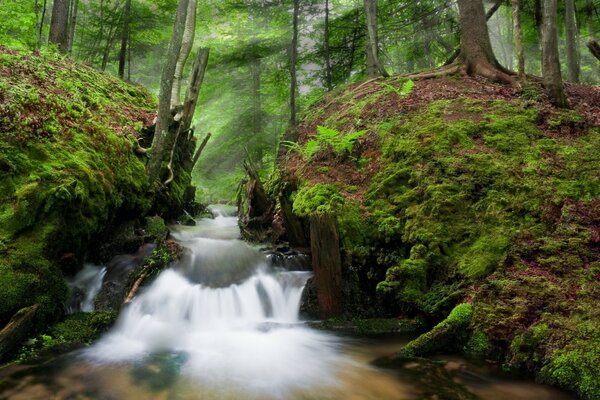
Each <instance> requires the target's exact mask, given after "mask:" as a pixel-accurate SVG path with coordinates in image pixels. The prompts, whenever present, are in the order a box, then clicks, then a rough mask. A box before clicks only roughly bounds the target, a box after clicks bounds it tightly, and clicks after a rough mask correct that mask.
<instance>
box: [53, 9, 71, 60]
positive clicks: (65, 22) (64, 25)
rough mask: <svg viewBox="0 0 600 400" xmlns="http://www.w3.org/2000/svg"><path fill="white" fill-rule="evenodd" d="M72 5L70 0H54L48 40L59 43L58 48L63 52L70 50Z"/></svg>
mask: <svg viewBox="0 0 600 400" xmlns="http://www.w3.org/2000/svg"><path fill="white" fill-rule="evenodd" d="M70 5H71V2H70V0H54V6H53V7H52V19H51V20H50V35H49V36H48V42H49V43H53V44H56V45H58V50H59V51H60V52H61V53H67V52H68V50H69V10H70Z"/></svg>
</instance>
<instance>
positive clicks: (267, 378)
mask: <svg viewBox="0 0 600 400" xmlns="http://www.w3.org/2000/svg"><path fill="white" fill-rule="evenodd" d="M174 237H175V239H176V240H177V241H179V242H180V243H181V244H182V245H183V246H185V247H186V248H187V249H189V251H188V252H187V253H186V254H185V256H184V257H183V258H182V260H181V261H180V262H179V263H177V264H176V265H174V266H173V267H172V268H171V269H169V270H166V271H164V272H163V273H161V274H160V275H159V276H158V277H157V278H156V280H155V281H154V282H153V283H152V284H151V285H150V286H149V287H148V288H146V289H145V290H144V291H142V292H141V293H140V294H139V295H138V297H136V298H135V299H134V301H133V302H132V303H131V304H130V305H128V306H127V308H126V309H125V310H124V311H123V312H122V314H121V316H120V318H119V321H118V322H117V324H116V326H115V327H114V328H113V329H112V331H111V332H109V333H108V334H106V335H105V336H104V337H103V338H101V339H100V340H99V341H98V342H97V343H96V344H94V345H93V346H91V347H89V348H87V349H85V350H83V351H79V352H76V353H71V354H67V355H65V356H62V357H59V358H58V359H56V360H54V361H52V362H50V363H47V364H43V365H38V366H16V367H12V368H9V369H6V370H4V371H0V399H16V400H19V399H27V400H34V399H107V400H108V399H115V400H117V399H119V400H120V399H124V400H129V399H131V400H133V399H136V400H137V399H164V400H171V399H182V400H183V399H186V400H187V399H189V400H192V399H420V398H431V399H434V398H437V399H475V398H481V399H510V400H517V399H541V400H543V399H568V398H571V397H569V396H568V395H566V394H564V393H562V392H559V391H557V390H554V389H551V388H548V387H545V386H541V385H536V384H534V383H532V382H530V381H526V380H515V379H514V378H508V377H505V376H504V377H499V376H498V374H497V372H496V371H494V370H493V369H490V367H489V366H486V365H483V366H482V365H477V364H473V363H469V362H466V361H465V360H463V359H460V358H450V359H447V361H444V362H441V361H436V360H422V361H418V362H411V363H406V364H405V365H403V366H402V367H401V368H398V369H395V370H381V369H376V368H374V367H372V366H370V362H371V361H372V360H374V359H375V358H378V357H380V356H383V355H387V354H390V353H392V352H394V351H396V350H398V349H399V348H400V347H401V346H402V345H403V344H404V343H406V340H407V338H402V337H394V338H386V339H382V338H380V339H371V340H358V339H352V338H342V337H339V336H335V335H333V334H330V333H326V332H323V331H318V330H314V329H311V328H308V327H307V326H305V325H304V324H303V323H302V322H301V321H300V319H299V316H298V310H299V308H300V301H301V295H302V290H303V287H304V285H305V283H306V281H307V279H308V278H309V277H310V273H309V272H303V271H289V270H285V269H283V268H277V267H275V268H274V267H273V266H271V265H269V263H268V262H267V257H266V256H264V255H263V254H262V253H260V252H259V251H258V250H256V249H254V248H252V247H250V246H249V245H247V244H246V243H244V242H243V241H241V240H240V239H239V229H238V227H237V221H236V218H235V217H232V216H227V215H225V214H224V213H222V212H221V213H220V212H217V217H216V218H215V219H214V220H211V219H207V220H201V221H199V223H198V225H197V226H195V227H176V228H175V229H174ZM86 268H88V267H86ZM84 271H85V270H84ZM100 273H101V270H97V271H96V274H92V271H91V269H90V268H88V271H87V272H86V273H85V274H83V273H82V280H84V279H83V275H85V277H87V278H89V277H90V276H92V275H93V276H95V277H96V278H98V276H97V275H98V274H100ZM87 278H86V279H87ZM90 279H91V278H90ZM76 280H77V279H76ZM100 281H101V278H100ZM86 282H88V280H86ZM94 282H95V281H94ZM86 287H94V288H95V287H96V285H92V284H90V285H89V286H86ZM84 303H85V304H86V305H87V304H88V303H89V301H88V300H87V297H86V300H85V301H84ZM84 303H82V307H81V309H83V308H84V306H83V304H84Z"/></svg>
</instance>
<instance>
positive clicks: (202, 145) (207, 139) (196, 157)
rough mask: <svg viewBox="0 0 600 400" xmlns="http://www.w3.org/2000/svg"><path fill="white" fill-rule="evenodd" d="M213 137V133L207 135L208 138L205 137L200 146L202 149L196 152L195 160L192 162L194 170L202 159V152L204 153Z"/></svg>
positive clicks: (199, 148)
mask: <svg viewBox="0 0 600 400" xmlns="http://www.w3.org/2000/svg"><path fill="white" fill-rule="evenodd" d="M211 136H212V133H210V132H209V133H207V134H206V136H205V137H204V140H203V141H202V143H201V144H200V147H198V150H196V152H195V153H194V159H193V160H192V170H193V169H194V167H195V166H196V163H197V162H198V160H199V159H200V156H201V155H202V152H203V151H204V148H205V147H206V145H207V144H208V141H209V140H210V137H211Z"/></svg>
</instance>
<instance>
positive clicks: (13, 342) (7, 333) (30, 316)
mask: <svg viewBox="0 0 600 400" xmlns="http://www.w3.org/2000/svg"><path fill="white" fill-rule="evenodd" d="M39 308H40V306H39V304H34V305H33V306H30V307H26V308H22V309H21V310H19V311H18V312H17V313H16V314H15V315H14V316H13V317H12V318H11V319H10V321H9V322H8V324H6V326H5V327H4V328H3V329H2V331H0V359H2V357H4V355H6V353H8V352H9V351H11V350H12V349H14V348H15V347H16V346H18V345H19V344H20V343H21V342H23V340H25V339H27V336H28V335H29V333H30V332H31V328H32V327H33V323H34V322H35V316H36V314H37V312H38V310H39Z"/></svg>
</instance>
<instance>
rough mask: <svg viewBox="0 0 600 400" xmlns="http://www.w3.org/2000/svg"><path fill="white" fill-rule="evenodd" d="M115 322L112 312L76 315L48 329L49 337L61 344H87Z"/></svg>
mask: <svg viewBox="0 0 600 400" xmlns="http://www.w3.org/2000/svg"><path fill="white" fill-rule="evenodd" d="M115 320H116V315H115V314H114V313H112V312H95V313H88V314H85V313H77V314H73V315H70V316H68V317H67V318H66V319H65V320H64V321H62V322H59V323H58V324H56V325H54V326H53V327H52V328H51V329H50V335H51V336H53V337H56V338H60V339H61V341H63V342H68V343H74V344H75V343H76V344H88V343H91V342H92V341H93V340H95V339H97V338H98V337H99V336H100V335H101V334H102V333H104V332H106V331H107V330H108V328H110V327H111V326H112V325H113V324H114V322H115Z"/></svg>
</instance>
